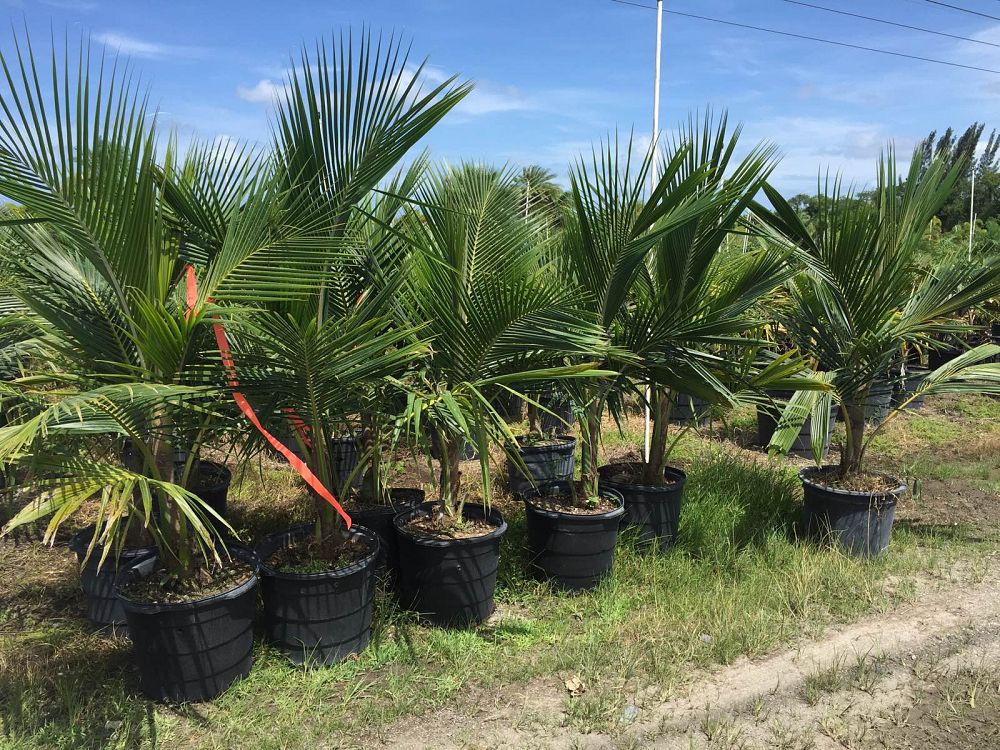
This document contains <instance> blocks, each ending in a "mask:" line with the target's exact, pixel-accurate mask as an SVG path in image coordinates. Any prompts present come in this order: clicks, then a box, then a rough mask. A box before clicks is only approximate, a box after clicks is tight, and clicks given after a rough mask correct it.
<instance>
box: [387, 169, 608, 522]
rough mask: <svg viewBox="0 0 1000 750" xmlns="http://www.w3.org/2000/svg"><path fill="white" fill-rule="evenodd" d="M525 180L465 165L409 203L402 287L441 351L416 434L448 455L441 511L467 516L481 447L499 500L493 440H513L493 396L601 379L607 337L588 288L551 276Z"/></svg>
mask: <svg viewBox="0 0 1000 750" xmlns="http://www.w3.org/2000/svg"><path fill="white" fill-rule="evenodd" d="M515 180H516V177H515V175H514V173H512V172H511V171H510V170H506V169H495V168H492V167H487V166H482V165H475V164H463V165H460V166H458V167H454V168H450V167H443V168H439V169H438V170H435V171H433V172H432V173H431V174H430V175H429V177H428V179H427V181H426V182H425V183H424V184H423V185H422V186H421V188H420V189H419V190H418V191H417V194H416V198H417V200H416V205H418V206H419V207H420V208H419V209H418V208H415V207H414V208H411V209H409V210H408V211H407V216H406V217H405V221H404V226H403V231H404V232H405V233H406V235H407V237H408V240H409V242H410V243H411V245H412V257H411V259H410V265H409V271H408V275H407V279H406V283H405V285H404V287H403V299H404V302H403V304H404V307H405V320H406V321H408V322H409V323H410V324H411V325H415V326H420V333H421V336H423V337H426V339H427V340H428V341H429V342H430V346H431V350H432V356H431V358H430V359H429V361H428V362H427V363H426V365H425V366H424V367H423V368H422V369H421V371H420V373H419V377H418V380H417V382H416V384H415V385H414V393H413V395H412V396H411V398H410V401H409V405H408V414H409V418H410V422H411V424H412V425H413V429H414V431H415V435H416V436H417V437H418V438H419V439H424V440H426V433H427V432H429V433H430V435H431V437H432V438H433V441H434V442H435V443H436V444H437V446H438V449H439V456H440V476H439V479H440V482H439V489H440V503H439V506H438V507H439V515H440V517H442V518H443V519H446V520H447V522H449V523H454V524H461V522H462V508H463V505H464V502H465V496H464V493H463V491H462V477H461V471H460V460H461V456H462V453H463V449H464V448H465V446H466V445H467V444H471V445H472V446H474V447H475V448H476V450H477V451H478V454H479V459H480V466H481V473H482V480H483V493H484V500H485V501H486V502H488V501H489V497H490V491H491V490H490V487H491V481H490V472H489V464H488V461H489V447H490V445H491V444H494V443H499V444H502V445H508V444H512V443H514V442H515V439H514V436H513V434H512V433H511V432H510V428H509V427H508V426H507V424H506V423H505V422H504V420H503V419H502V418H501V417H500V415H499V414H498V413H497V411H496V409H495V408H494V406H493V405H492V404H491V397H492V396H494V395H495V393H496V392H498V391H499V390H506V391H507V392H510V393H512V394H513V395H514V396H515V397H524V394H523V393H522V392H521V391H519V390H518V388H520V387H521V386H522V385H523V384H527V383H530V382H535V381H553V380H558V379H563V378H570V377H582V376H585V375H586V376H593V375H595V374H596V373H594V372H593V371H592V368H591V367H590V365H589V364H588V362H589V361H590V360H592V359H593V358H594V357H595V356H600V352H601V351H602V350H603V348H604V337H603V336H602V333H601V330H600V329H599V328H597V327H596V326H595V325H594V323H593V321H592V318H591V316H589V315H588V314H587V313H586V312H585V311H584V310H583V308H582V305H581V302H580V292H579V290H578V288H576V287H573V286H570V285H566V284H559V283H552V280H553V275H552V274H551V273H550V272H549V269H548V268H547V264H545V263H544V262H542V259H543V258H545V257H546V255H547V254H548V251H549V250H548V247H547V245H546V241H545V238H544V234H543V233H542V232H541V231H540V226H539V221H538V220H537V219H535V218H533V217H531V216H529V217H528V218H527V219H525V217H524V216H523V215H522V212H521V211H520V210H519V208H520V196H519V194H518V191H517V190H516V181H515Z"/></svg>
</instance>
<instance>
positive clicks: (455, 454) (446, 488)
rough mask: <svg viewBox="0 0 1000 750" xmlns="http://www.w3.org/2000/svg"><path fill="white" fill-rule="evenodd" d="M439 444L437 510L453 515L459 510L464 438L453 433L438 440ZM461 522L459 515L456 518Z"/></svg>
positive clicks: (443, 513)
mask: <svg viewBox="0 0 1000 750" xmlns="http://www.w3.org/2000/svg"><path fill="white" fill-rule="evenodd" d="M439 444H440V445H441V459H440V463H441V469H440V473H439V487H440V492H441V500H440V505H439V507H438V510H439V512H440V513H441V515H443V516H453V515H455V513H456V509H457V510H458V511H459V512H461V507H460V505H458V500H459V497H460V492H461V489H462V470H461V460H462V448H463V447H464V439H463V438H461V437H457V436H455V435H447V436H444V437H442V439H441V440H440V441H439ZM456 520H457V521H458V522H459V523H460V522H461V520H462V519H461V516H458V518H457V519H456Z"/></svg>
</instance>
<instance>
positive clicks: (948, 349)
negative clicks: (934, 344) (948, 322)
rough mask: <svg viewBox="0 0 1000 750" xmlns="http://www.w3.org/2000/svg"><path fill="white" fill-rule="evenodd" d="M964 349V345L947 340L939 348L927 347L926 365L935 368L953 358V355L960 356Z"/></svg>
mask: <svg viewBox="0 0 1000 750" xmlns="http://www.w3.org/2000/svg"><path fill="white" fill-rule="evenodd" d="M964 351H965V348H964V347H962V346H960V345H959V344H956V343H954V342H953V341H950V342H948V343H947V344H945V345H944V346H943V347H941V348H934V349H928V350H927V366H928V367H929V368H930V369H932V370H936V369H937V368H939V367H941V365H945V364H947V363H948V362H951V361H952V360H953V359H955V357H958V356H960V355H961V354H962V353H963V352H964Z"/></svg>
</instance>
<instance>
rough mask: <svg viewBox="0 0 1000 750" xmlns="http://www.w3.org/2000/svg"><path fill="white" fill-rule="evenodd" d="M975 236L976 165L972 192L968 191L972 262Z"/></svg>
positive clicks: (973, 170) (973, 171)
mask: <svg viewBox="0 0 1000 750" xmlns="http://www.w3.org/2000/svg"><path fill="white" fill-rule="evenodd" d="M975 236H976V165H975V164H973V165H972V190H970V191H969V260H970V261H971V260H972V238H973V237H975Z"/></svg>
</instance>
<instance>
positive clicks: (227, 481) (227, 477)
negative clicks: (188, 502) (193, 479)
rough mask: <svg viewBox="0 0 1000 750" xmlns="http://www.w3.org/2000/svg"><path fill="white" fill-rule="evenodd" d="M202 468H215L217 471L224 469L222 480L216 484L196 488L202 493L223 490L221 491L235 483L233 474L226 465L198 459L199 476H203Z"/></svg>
mask: <svg viewBox="0 0 1000 750" xmlns="http://www.w3.org/2000/svg"><path fill="white" fill-rule="evenodd" d="M202 466H211V467H213V468H215V469H222V478H221V479H220V480H219V482H218V483H216V484H205V485H201V486H199V487H196V488H195V489H197V490H200V491H202V492H211V491H212V490H221V489H224V488H227V487H229V485H231V484H232V482H233V472H232V470H231V469H230V468H229V467H228V466H226V465H225V464H221V463H219V462H218V461H208V460H204V459H198V475H199V476H200V474H201V467H202Z"/></svg>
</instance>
